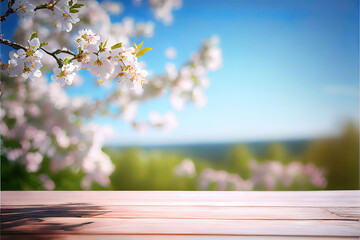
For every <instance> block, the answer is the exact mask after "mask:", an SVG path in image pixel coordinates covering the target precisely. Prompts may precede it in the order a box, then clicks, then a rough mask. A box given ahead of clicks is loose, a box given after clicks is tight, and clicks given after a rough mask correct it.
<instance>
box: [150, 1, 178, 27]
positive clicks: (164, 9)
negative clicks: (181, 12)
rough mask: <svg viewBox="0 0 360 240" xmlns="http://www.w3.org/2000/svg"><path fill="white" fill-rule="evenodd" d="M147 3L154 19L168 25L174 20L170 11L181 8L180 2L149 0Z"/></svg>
mask: <svg viewBox="0 0 360 240" xmlns="http://www.w3.org/2000/svg"><path fill="white" fill-rule="evenodd" d="M149 3H150V6H151V7H152V9H153V12H154V15H155V18H156V19H157V20H161V21H162V22H163V23H164V24H166V25H169V24H171V23H172V21H173V19H174V17H173V15H172V11H173V10H174V9H179V8H180V7H181V5H182V0H149Z"/></svg>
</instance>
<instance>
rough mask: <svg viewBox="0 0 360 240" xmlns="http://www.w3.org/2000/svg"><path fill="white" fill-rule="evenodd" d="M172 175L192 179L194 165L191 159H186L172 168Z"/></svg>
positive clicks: (194, 170) (194, 172)
mask: <svg viewBox="0 0 360 240" xmlns="http://www.w3.org/2000/svg"><path fill="white" fill-rule="evenodd" d="M174 173H175V174H176V175H177V176H186V177H194V176H195V175H196V168H195V164H194V162H193V161H191V159H187V158H186V159H184V160H182V161H181V163H180V164H179V165H177V166H176V167H175V168H174Z"/></svg>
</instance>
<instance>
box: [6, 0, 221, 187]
mask: <svg viewBox="0 0 360 240" xmlns="http://www.w3.org/2000/svg"><path fill="white" fill-rule="evenodd" d="M17 4H18V5H17ZM82 5H84V7H81V6H82ZM115 5H116V4H115ZM115 5H114V3H113V2H112V3H111V2H109V1H104V2H102V3H101V4H100V3H99V2H97V1H95V0H87V1H85V0H84V1H83V0H78V1H74V0H73V1H71V0H58V1H49V0H29V1H22V0H16V1H15V4H14V5H13V9H17V10H16V13H17V14H19V16H20V17H22V21H21V22H20V24H19V26H18V28H17V29H16V31H15V34H14V41H15V42H16V43H19V44H21V45H22V46H25V45H26V46H27V47H24V49H19V50H18V51H17V52H13V53H11V54H10V62H9V63H7V64H2V68H5V71H7V73H8V76H9V75H10V76H12V77H14V78H12V79H9V78H8V77H7V76H3V75H2V83H1V88H2V91H1V92H2V105H1V107H0V118H1V119H0V130H1V133H2V136H1V138H2V139H1V140H2V143H3V144H2V147H1V150H2V154H3V155H5V156H6V158H8V159H9V160H10V161H16V162H19V163H21V164H23V165H24V166H25V167H26V169H27V171H29V172H35V173H41V167H42V164H43V162H44V159H48V160H49V162H50V170H52V171H53V172H56V171H59V170H61V169H64V168H70V169H71V170H73V171H74V172H78V171H81V172H83V173H85V177H84V179H83V180H82V183H81V186H82V187H83V188H89V187H91V184H92V183H93V182H97V183H98V184H100V185H102V186H108V185H109V183H110V182H109V178H108V176H109V175H110V174H111V172H112V171H113V169H114V167H113V165H112V163H111V161H110V159H109V157H108V156H107V155H106V154H105V153H104V152H103V151H102V144H103V141H104V140H105V136H104V134H105V135H107V134H109V133H110V132H113V131H110V130H106V131H105V129H104V127H101V126H95V125H94V124H91V118H92V117H94V116H97V114H98V113H104V112H107V113H112V110H113V109H114V107H116V106H117V107H118V109H119V110H120V111H118V112H116V114H115V116H116V117H118V114H120V115H121V116H122V117H123V119H124V120H125V121H126V122H130V123H132V126H134V127H135V128H136V129H137V130H139V131H142V132H144V131H146V130H147V129H149V128H151V127H153V128H155V129H160V130H164V131H170V130H172V129H173V128H175V127H176V126H177V121H176V117H175V114H174V113H172V112H168V113H165V114H160V113H158V112H155V111H151V112H150V113H149V114H148V120H147V121H141V120H137V119H136V113H137V111H138V109H139V108H140V105H141V104H143V103H145V102H147V101H150V100H153V99H155V98H158V97H161V96H164V95H165V94H166V92H167V91H170V92H171V93H172V92H173V89H174V88H176V87H177V85H178V84H177V83H178V82H181V81H180V80H181V79H182V78H184V77H180V76H178V75H180V74H179V73H180V72H181V69H183V68H190V69H191V70H190V71H191V72H192V71H193V69H192V68H193V67H195V68H202V69H204V71H202V72H201V74H202V75H201V74H200V75H201V76H200V77H199V79H201V78H206V76H205V75H206V73H207V70H214V68H211V64H213V65H215V66H219V62H220V63H221V51H220V50H219V51H217V53H220V54H218V55H217V57H218V58H216V57H215V58H214V57H212V56H210V55H209V54H204V53H205V52H208V51H213V50H211V49H218V46H217V43H216V42H214V41H210V42H209V41H205V42H204V44H203V46H202V47H201V49H200V51H199V52H197V53H195V54H194V56H193V57H192V58H191V59H190V60H189V61H188V62H187V63H186V64H184V66H183V67H182V68H181V69H180V70H176V69H175V67H174V66H172V68H171V66H170V65H169V66H170V67H169V66H168V67H167V70H166V72H165V73H164V74H162V75H157V76H153V77H151V78H149V79H147V81H144V77H145V75H146V71H144V70H143V68H144V67H145V64H144V63H143V62H139V61H138V57H140V56H141V55H142V54H143V53H144V51H143V49H141V48H140V47H141V46H140V45H141V44H140V45H135V46H134V47H133V48H132V47H130V46H129V43H130V38H132V37H135V36H136V37H151V36H152V35H153V32H154V23H152V22H135V21H134V20H133V19H132V18H129V17H124V18H123V20H122V22H118V23H112V22H111V20H110V17H109V15H108V12H111V11H112V10H111V9H113V7H114V6H115ZM109 6H113V7H110V8H111V9H110V8H109ZM161 6H163V7H164V6H165V8H164V9H171V10H172V9H173V8H174V7H173V6H179V4H175V5H174V4H170V5H168V4H166V5H161V4H160V3H157V4H155V3H154V2H153V4H152V7H155V8H161ZM169 6H171V7H169ZM80 7H81V8H80ZM114 8H115V7H114ZM121 8H122V6H121V7H120V6H117V10H116V9H115V10H116V11H115V12H112V13H114V14H116V13H120V12H121ZM166 11H168V10H166ZM170 14H171V11H170ZM75 23H76V24H75ZM90 29H91V30H90ZM34 32H36V34H35V35H34V37H32V38H31V40H30V41H29V36H32V35H33V33H34ZM74 32H77V33H78V34H77V35H75V37H74V34H73V33H74ZM74 38H75V41H74ZM40 40H46V43H45V42H40ZM120 43H122V44H120ZM68 49H70V50H68ZM45 50H46V52H45ZM71 50H76V51H75V52H72V51H71ZM47 52H48V53H51V54H48V53H47ZM53 55H55V56H56V57H57V59H56V58H54V56H53ZM196 56H197V57H196ZM42 65H43V67H41V66H42ZM28 69H30V70H31V71H28ZM40 69H41V70H40ZM49 69H53V74H52V77H51V78H52V80H53V81H52V82H48V81H47V80H46V78H45V76H47V74H45V73H48V72H47V71H49ZM80 69H87V70H88V71H89V72H90V73H92V74H93V75H96V76H97V77H98V78H99V83H102V82H104V83H106V82H107V83H110V84H111V83H112V82H114V81H110V82H108V81H109V80H118V81H120V84H117V86H116V87H114V88H111V89H110V90H109V93H108V96H107V97H105V98H104V99H98V100H96V101H91V100H89V99H86V98H84V97H76V96H74V97H70V96H68V94H67V92H66V90H64V89H62V88H61V87H60V85H62V86H65V85H74V84H81V81H79V79H81V78H80V74H78V73H77V71H79V70H80ZM183 71H186V70H183ZM198 72H199V71H198ZM198 75H199V74H198ZM28 78H34V80H35V81H26V79H28ZM105 85H106V84H103V86H105ZM141 85H143V86H142V88H141ZM180 85H181V84H180ZM195 86H198V84H194V88H195ZM202 86H204V85H202ZM131 88H135V89H136V90H133V89H131ZM203 89H204V87H202V90H203ZM4 90H6V91H4ZM190 92H191V91H190V90H189V93H190ZM195 92H196V91H195ZM191 100H194V99H193V98H187V100H186V101H191ZM194 102H195V103H196V104H197V105H198V100H196V99H195V101H194ZM110 106H111V110H110ZM135 119H136V120H135ZM13 143H18V144H15V145H14V144H13ZM38 176H39V180H40V182H42V183H43V185H44V188H45V189H54V188H55V187H56V186H55V185H54V182H52V180H51V179H50V178H49V177H48V176H47V175H45V174H39V175H38Z"/></svg>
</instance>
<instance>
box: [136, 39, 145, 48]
mask: <svg viewBox="0 0 360 240" xmlns="http://www.w3.org/2000/svg"><path fill="white" fill-rule="evenodd" d="M143 44H144V41H142V42H141V43H140V44H139V45H138V46H137V48H138V49H140V48H141V46H142V45H143Z"/></svg>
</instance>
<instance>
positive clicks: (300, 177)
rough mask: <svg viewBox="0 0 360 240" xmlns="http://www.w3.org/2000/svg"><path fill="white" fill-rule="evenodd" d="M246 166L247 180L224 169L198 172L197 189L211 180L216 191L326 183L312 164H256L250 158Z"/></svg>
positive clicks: (320, 171)
mask: <svg viewBox="0 0 360 240" xmlns="http://www.w3.org/2000/svg"><path fill="white" fill-rule="evenodd" d="M250 169H251V172H252V174H251V177H250V179H248V180H244V179H242V178H241V177H240V176H239V175H237V174H234V173H228V172H226V171H224V170H219V171H217V170H213V169H210V168H208V169H205V170H203V171H202V172H201V173H200V175H199V188H200V189H203V190H206V189H209V187H210V186H211V184H212V183H215V187H216V189H217V190H229V189H230V190H253V189H266V190H274V189H275V188H277V187H283V188H287V187H290V186H292V185H296V184H299V185H301V186H313V187H317V188H324V187H326V185H327V180H326V178H325V176H324V172H323V171H322V170H321V169H318V168H316V167H315V166H314V165H312V164H304V163H301V162H291V163H289V164H287V165H283V164H282V163H280V162H279V161H266V162H262V163H259V162H257V161H256V160H251V161H250Z"/></svg>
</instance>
